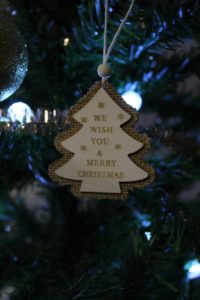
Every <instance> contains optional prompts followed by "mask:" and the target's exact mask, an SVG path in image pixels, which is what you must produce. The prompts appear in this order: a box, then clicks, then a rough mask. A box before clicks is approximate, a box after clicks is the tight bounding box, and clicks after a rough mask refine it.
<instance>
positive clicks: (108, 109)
mask: <svg viewBox="0 0 200 300" xmlns="http://www.w3.org/2000/svg"><path fill="white" fill-rule="evenodd" d="M133 4H134V1H132V2H131V5H130V8H129V10H128V12H127V14H126V16H125V18H124V20H123V21H122V23H121V25H120V27H119V29H118V30H117V32H116V34H115V36H114V38H113V41H112V42H111V45H110V47H109V48H108V50H107V46H106V44H107V18H108V1H106V5H105V7H106V10H105V11H106V13H105V26H104V28H105V29H104V50H103V63H102V64H101V65H100V66H99V67H98V69H97V72H98V75H99V76H100V77H101V78H102V81H99V82H96V83H95V84H94V85H93V86H92V87H91V89H90V90H89V92H88V93H87V94H86V95H85V96H84V97H83V98H82V99H81V100H80V102H79V103H78V104H76V105H75V106H74V107H72V108H71V110H70V111H69V114H68V117H67V123H68V124H70V128H69V129H68V130H67V131H66V132H63V133H61V134H59V135H58V136H57V137H56V139H55V146H56V148H57V150H58V151H59V152H60V153H61V154H62V155H63V156H62V158H61V159H59V160H57V161H55V162H54V163H52V164H51V165H50V166H49V176H50V177H51V178H52V179H53V180H54V181H56V182H58V183H60V184H61V185H69V186H71V191H72V193H73V194H74V195H75V196H77V197H80V198H81V197H86V198H96V199H126V198H127V197H128V191H129V190H133V189H134V188H140V187H143V186H145V185H147V184H149V183H151V182H152V180H153V177H154V170H153V169H152V168H151V167H150V166H149V165H148V164H146V163H145V162H144V161H142V160H141V157H142V156H143V155H144V153H145V152H146V151H147V149H148V147H149V140H148V138H147V137H146V136H145V135H141V134H139V133H137V132H135V131H134V125H135V123H136V121H137V112H136V110H133V109H132V108H131V107H130V106H129V105H128V104H126V103H125V101H124V100H123V99H122V98H121V97H120V96H119V95H118V94H117V93H116V92H115V90H114V89H113V87H112V86H111V85H110V83H108V81H107V78H108V77H109V76H110V74H111V69H110V67H109V65H108V64H107V61H108V58H109V55H110V53H111V51H112V48H113V46H114V45H115V42H116V40H117V38H118V36H119V34H120V31H121V29H122V27H123V25H124V24H125V22H126V20H127V18H128V15H129V13H130V11H131V9H132V7H133Z"/></svg>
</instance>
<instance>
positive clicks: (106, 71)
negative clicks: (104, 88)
mask: <svg viewBox="0 0 200 300" xmlns="http://www.w3.org/2000/svg"><path fill="white" fill-rule="evenodd" d="M108 1H109V0H105V23H104V46H103V63H102V64H101V65H99V66H98V69H97V73H98V75H99V77H101V78H102V81H103V82H104V81H105V80H106V79H107V78H108V77H110V75H111V68H110V66H109V65H108V64H107V62H108V59H109V57H110V54H111V52H112V50H113V48H114V46H115V44H116V42H117V39H118V37H119V35H120V33H121V31H122V29H123V27H124V25H125V23H126V21H127V19H128V17H129V14H130V12H131V10H132V8H133V5H134V3H135V0H131V4H130V6H129V9H128V11H127V13H126V15H125V17H124V19H123V20H122V22H121V24H120V26H119V28H118V29H117V31H116V33H115V35H114V37H113V39H112V42H111V44H110V46H109V47H108V50H107V31H108V7H109V2H108Z"/></svg>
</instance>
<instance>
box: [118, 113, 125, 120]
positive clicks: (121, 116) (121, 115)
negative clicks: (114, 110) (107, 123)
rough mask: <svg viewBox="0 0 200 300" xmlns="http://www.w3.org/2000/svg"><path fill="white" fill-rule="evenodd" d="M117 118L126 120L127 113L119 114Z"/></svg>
mask: <svg viewBox="0 0 200 300" xmlns="http://www.w3.org/2000/svg"><path fill="white" fill-rule="evenodd" d="M117 118H118V120H124V118H125V115H124V114H118V116H117Z"/></svg>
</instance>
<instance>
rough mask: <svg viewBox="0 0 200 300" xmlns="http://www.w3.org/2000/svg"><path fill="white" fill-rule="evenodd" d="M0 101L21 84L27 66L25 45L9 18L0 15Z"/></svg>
mask: <svg viewBox="0 0 200 300" xmlns="http://www.w3.org/2000/svg"><path fill="white" fill-rule="evenodd" d="M0 41H1V42H0V101H3V100H5V99H7V98H8V97H9V96H11V95H12V94H13V93H14V92H15V91H16V90H17V89H18V88H19V86H20V85H21V83H22V81H23V79H24V77H25V75H26V72H27V67H28V52H27V46H26V44H25V42H24V39H23V37H22V36H21V34H20V32H19V31H18V29H17V27H16V26H15V24H14V23H13V22H12V21H11V20H10V18H8V17H5V16H0Z"/></svg>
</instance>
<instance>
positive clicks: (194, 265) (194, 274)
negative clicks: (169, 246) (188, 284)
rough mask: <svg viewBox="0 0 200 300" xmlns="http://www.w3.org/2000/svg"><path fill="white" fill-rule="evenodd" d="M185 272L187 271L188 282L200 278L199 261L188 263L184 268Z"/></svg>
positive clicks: (194, 260)
mask: <svg viewBox="0 0 200 300" xmlns="http://www.w3.org/2000/svg"><path fill="white" fill-rule="evenodd" d="M184 270H186V271H187V279H188V280H191V279H195V278H198V277H200V263H199V261H198V259H193V260H190V261H188V262H187V263H186V264H185V266H184Z"/></svg>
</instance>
